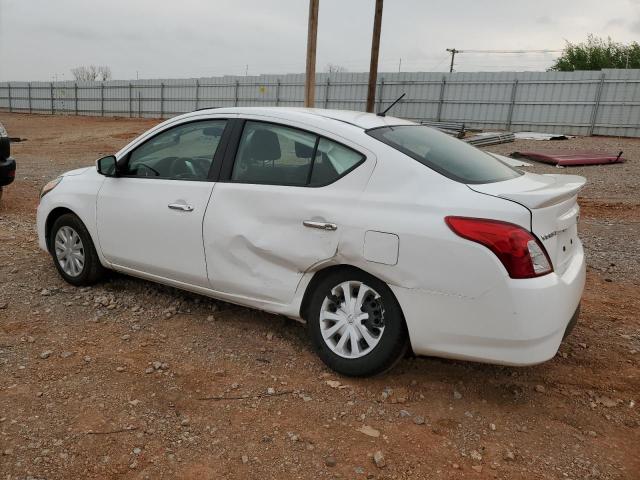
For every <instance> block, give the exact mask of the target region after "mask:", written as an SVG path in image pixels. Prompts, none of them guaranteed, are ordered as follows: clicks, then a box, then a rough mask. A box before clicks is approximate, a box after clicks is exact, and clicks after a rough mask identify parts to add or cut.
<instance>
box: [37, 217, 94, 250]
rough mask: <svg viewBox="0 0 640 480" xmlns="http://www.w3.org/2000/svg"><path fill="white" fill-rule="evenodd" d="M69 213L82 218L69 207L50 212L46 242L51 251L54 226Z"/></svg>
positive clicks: (46, 226) (46, 223)
mask: <svg viewBox="0 0 640 480" xmlns="http://www.w3.org/2000/svg"><path fill="white" fill-rule="evenodd" d="M67 213H70V214H72V215H75V216H76V217H78V218H80V216H79V215H78V214H77V213H76V212H74V211H73V210H71V209H70V208H67V207H56V208H54V209H53V210H51V211H50V212H49V215H47V220H46V221H45V224H44V235H45V241H46V242H47V249H48V250H49V251H51V228H53V224H54V223H55V221H56V220H57V219H58V218H60V217H61V216H62V215H66V214H67ZM80 221H81V222H82V219H80ZM83 223H84V222H83Z"/></svg>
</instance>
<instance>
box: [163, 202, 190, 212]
mask: <svg viewBox="0 0 640 480" xmlns="http://www.w3.org/2000/svg"><path fill="white" fill-rule="evenodd" d="M167 206H168V207H169V208H170V209H171V210H182V211H183V212H193V207H192V206H191V205H187V204H185V203H170V204H169V205H167Z"/></svg>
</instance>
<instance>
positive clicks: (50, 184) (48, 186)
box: [40, 177, 62, 198]
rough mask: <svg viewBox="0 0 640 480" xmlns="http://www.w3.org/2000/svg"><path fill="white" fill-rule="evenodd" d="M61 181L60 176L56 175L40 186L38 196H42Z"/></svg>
mask: <svg viewBox="0 0 640 480" xmlns="http://www.w3.org/2000/svg"><path fill="white" fill-rule="evenodd" d="M61 181H62V177H58V178H55V179H53V180H51V181H50V182H47V183H46V184H45V186H44V187H42V190H40V198H42V197H44V196H45V195H46V194H47V193H49V192H50V191H51V190H53V189H54V188H56V187H57V186H58V184H59V183H60V182H61Z"/></svg>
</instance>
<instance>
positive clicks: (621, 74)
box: [594, 70, 640, 137]
mask: <svg viewBox="0 0 640 480" xmlns="http://www.w3.org/2000/svg"><path fill="white" fill-rule="evenodd" d="M636 72H637V70H604V73H605V75H606V77H605V82H604V84H603V88H602V94H601V97H600V107H599V109H598V115H597V117H596V119H595V129H594V133H595V134H598V135H619V136H628V137H640V76H638V75H637V73H636Z"/></svg>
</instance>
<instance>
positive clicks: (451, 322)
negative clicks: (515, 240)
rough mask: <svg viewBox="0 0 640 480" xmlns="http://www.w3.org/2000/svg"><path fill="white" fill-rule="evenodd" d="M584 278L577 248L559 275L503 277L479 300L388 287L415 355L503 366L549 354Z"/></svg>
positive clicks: (573, 314)
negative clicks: (402, 319)
mask: <svg viewBox="0 0 640 480" xmlns="http://www.w3.org/2000/svg"><path fill="white" fill-rule="evenodd" d="M585 276H586V268H585V258H584V251H583V248H582V245H578V248H577V249H576V253H575V255H574V257H573V259H572V260H571V261H570V263H569V265H568V266H567V268H566V270H565V271H564V273H563V274H562V275H558V274H557V273H555V272H554V273H551V274H549V275H545V276H543V277H538V278H531V279H522V280H514V279H506V280H505V282H504V284H503V285H501V286H499V287H494V288H492V289H490V290H488V291H486V292H485V293H483V294H482V295H480V296H478V297H474V298H471V297H465V296H462V295H454V294H450V293H443V292H433V291H426V290H421V289H407V288H402V287H395V286H391V289H392V290H393V292H394V294H395V295H396V297H397V299H398V301H399V303H400V306H401V307H402V310H403V313H404V316H405V319H406V322H407V327H408V330H409V336H410V339H411V346H412V348H413V351H414V352H415V353H416V354H419V355H434V356H439V357H448V358H457V359H465V360H474V361H480V362H488V363H497V364H504V365H533V364H536V363H541V362H544V361H546V360H549V359H550V358H553V356H554V355H555V354H556V352H557V351H558V347H559V346H560V343H561V342H562V340H563V337H564V335H565V332H567V331H570V329H571V328H572V325H570V324H571V322H574V323H575V320H577V315H578V310H579V308H578V307H579V305H580V299H581V297H582V292H583V290H584V284H585Z"/></svg>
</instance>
